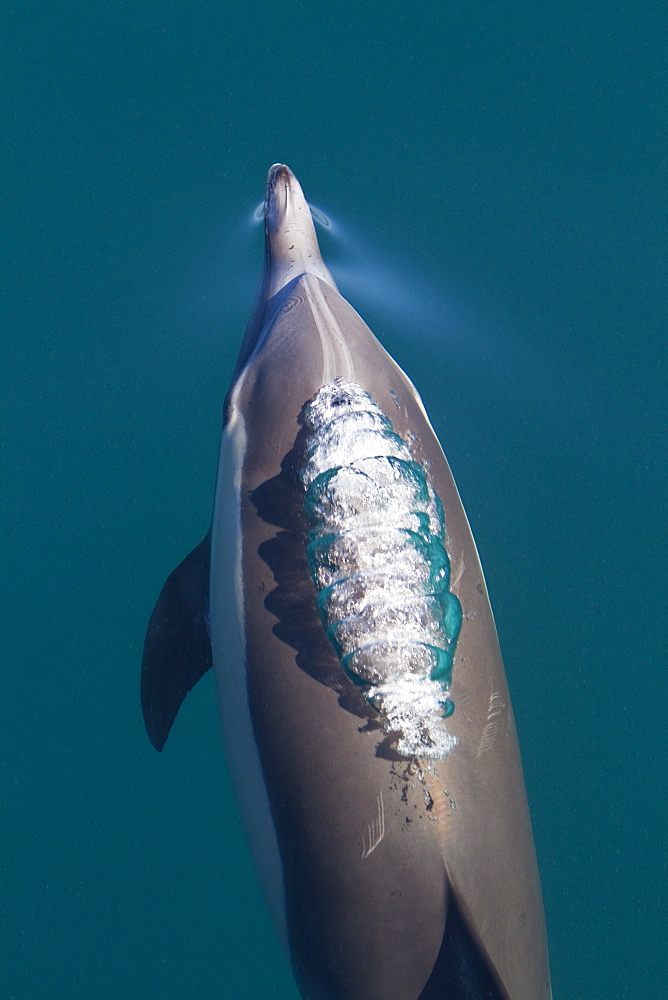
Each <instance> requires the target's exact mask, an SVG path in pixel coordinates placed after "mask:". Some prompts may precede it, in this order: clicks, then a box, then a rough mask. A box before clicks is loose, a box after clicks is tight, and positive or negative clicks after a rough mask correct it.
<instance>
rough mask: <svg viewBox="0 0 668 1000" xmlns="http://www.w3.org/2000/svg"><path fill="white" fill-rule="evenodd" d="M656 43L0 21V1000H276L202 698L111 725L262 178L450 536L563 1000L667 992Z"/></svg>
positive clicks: (211, 383)
mask: <svg viewBox="0 0 668 1000" xmlns="http://www.w3.org/2000/svg"><path fill="white" fill-rule="evenodd" d="M661 14H662V8H661V7H659V5H658V4H657V5H654V4H653V3H648V4H643V5H641V6H638V7H633V6H630V5H626V4H622V3H620V2H616V0H613V2H611V3H608V4H605V5H593V4H592V5H585V7H583V6H582V4H574V3H565V4H554V5H547V4H544V5H528V4H527V5H524V4H520V3H515V2H512V0H511V2H509V3H506V4H489V3H485V2H483V3H480V4H475V5H465V4H460V3H453V4H434V3H424V2H418V3H416V4H413V5H406V4H399V3H396V2H389V3H388V2H385V3H383V4H377V3H370V4H366V5H362V6H359V5H353V4H341V5H338V6H327V7H322V8H315V7H313V6H312V5H304V4H289V5H286V4H283V5H270V4H268V3H264V2H260V3H258V4H255V5H251V6H248V7H245V8H244V7H242V6H238V7H235V8H234V9H231V8H230V9H228V8H227V7H226V6H224V5H222V4H218V3H212V2H207V0H202V2H195V3H188V4H186V3H184V2H183V0H172V2H169V0H167V2H164V0H163V2H161V3H156V2H153V0H149V2H145V3H142V4H141V5H139V4H124V3H120V2H118V0H109V2H106V3H99V2H96V0H93V2H91V3H89V4H85V5H84V4H67V3H57V2H53V0H46V2H44V3H42V4H40V5H33V4H24V3H17V2H14V0H9V2H8V3H6V4H5V5H4V16H3V29H2V41H3V49H4V51H3V57H2V65H3V67H4V105H3V125H2V132H3V139H4V144H3V145H4V153H5V170H4V176H5V191H6V192H7V193H8V195H9V197H7V198H6V199H5V203H4V206H3V241H2V244H3V252H2V268H3V277H2V340H3V345H2V357H3V360H4V364H3V397H4V400H3V401H4V446H3V453H2V459H3V477H2V478H3V493H4V499H3V546H2V555H3V558H2V567H3V609H4V616H3V620H4V628H3V647H2V668H3V699H2V705H3V707H2V764H3V790H2V821H1V828H0V835H1V837H2V847H1V856H2V859H3V860H2V867H3V874H2V889H1V893H2V898H1V901H0V903H1V906H0V912H1V914H2V927H1V929H0V941H1V942H2V945H1V948H2V956H1V957H0V997H2V998H12V1000H37V998H39V1000H43V998H49V1000H60V998H68V1000H69V998H72V997H96V998H98V997H99V998H103V1000H104V998H116V997H118V996H123V997H126V998H128V1000H135V998H136V1000H139V998H141V1000H183V998H184V997H189V998H191V997H194V998H198V1000H209V998H211V1000H213V998H220V997H239V998H248V1000H261V998H266V997H271V998H275V1000H279V998H280V1000H297V995H296V991H295V989H294V986H293V985H292V982H291V979H290V977H289V974H288V971H287V969H286V967H285V965H284V963H283V959H282V957H281V955H280V952H279V949H278V946H277V944H276V942H275V940H274V937H273V932H272V930H271V928H270V926H269V922H268V918H267V915H266V911H265V907H264V903H263V901H262V899H261V896H260V893H259V890H258V888H257V886H256V884H255V880H254V875H253V872H252V868H251V865H250V861H249V857H248V853H247V850H246V847H245V843H244V839H243V834H242V832H241V829H240V826H239V823H238V820H237V817H236V812H235V808H234V804H233V801H232V796H231V791H230V786H229V783H228V778H227V774H226V771H225V764H224V760H223V755H222V751H221V747H220V740H219V736H218V729H217V719H216V711H215V706H214V697H213V685H212V682H211V679H210V678H206V679H205V680H204V681H203V682H202V684H201V685H200V686H199V689H197V690H195V691H194V692H193V693H192V694H191V695H190V696H189V698H188V700H187V703H186V705H185V707H184V710H183V711H182V713H181V714H180V716H179V719H178V721H177V723H176V726H175V728H174V731H173V733H172V735H171V737H170V740H169V742H168V744H167V746H166V748H165V750H164V752H163V753H162V754H161V755H159V754H157V753H156V752H155V751H154V750H153V749H152V747H151V746H150V744H149V743H148V740H147V738H146V735H145V732H144V729H143V724H142V720H141V715H140V710H139V699H138V681H139V662H140V655H141V645H142V641H143V634H144V629H145V626H146V622H147V620H148V616H149V614H150V611H151V609H152V606H153V602H154V600H155V598H156V596H157V593H158V591H159V588H160V586H161V584H162V582H163V579H164V577H165V576H166V575H167V573H168V572H169V571H170V570H171V569H172V568H173V566H174V565H175V564H176V563H177V561H179V560H180V559H181V558H182V557H183V556H184V555H185V554H186V553H187V552H188V551H189V550H190V549H191V548H192V547H193V546H194V545H195V543H197V542H198V541H199V539H200V538H201V536H202V535H203V534H204V532H205V530H206V527H207V524H208V518H209V512H210V504H211V497H212V493H213V484H214V476H215V467H216V459H217V448H218V440H219V433H220V420H221V410H222V402H223V397H224V394H225V392H226V389H227V384H228V381H229V377H230V374H231V369H232V365H233V363H234V358H235V355H236V351H237V348H238V345H239V341H240V338H241V334H242V332H243V329H244V325H245V322H246V319H247V317H248V315H249V313H250V309H251V305H252V298H253V294H254V287H255V283H256V280H257V277H258V274H259V268H260V261H261V254H262V249H261V234H260V232H259V230H258V229H257V228H253V227H252V226H251V224H250V219H251V217H252V214H253V211H254V209H255V207H256V205H257V204H258V203H259V201H260V200H261V197H262V192H263V184H264V176H265V171H266V169H267V167H268V166H269V165H270V164H271V163H273V162H275V161H277V160H280V161H284V162H287V163H288V164H289V165H290V166H291V167H292V168H293V169H294V170H295V172H296V173H297V176H298V177H299V178H300V180H301V182H302V184H303V186H304V188H305V191H306V193H307V196H308V197H309V198H310V199H312V200H313V202H314V203H315V204H316V205H318V207H320V208H321V209H322V210H323V211H325V212H326V213H327V214H328V215H329V216H331V218H332V219H333V221H334V222H335V226H333V227H332V232H331V235H330V236H329V237H328V238H327V241H326V250H327V251H328V253H329V254H330V255H331V258H332V259H335V260H336V262H337V264H338V267H339V270H338V271H337V276H338V275H341V278H340V283H341V286H342V289H343V291H344V293H346V294H347V295H348V297H349V298H350V299H351V301H352V302H353V304H354V305H355V306H356V307H357V308H358V309H359V311H361V312H362V313H363V315H364V317H365V319H367V321H368V322H369V324H370V325H371V327H372V329H374V331H375V332H376V333H377V334H378V335H379V336H380V337H381V339H382V340H383V342H384V343H385V345H386V346H387V348H388V349H389V350H390V352H391V353H392V354H393V355H394V356H395V357H396V358H397V360H398V361H399V363H400V364H401V365H402V366H403V367H404V368H405V369H406V370H407V371H408V373H409V374H410V376H411V377H412V378H413V380H414V381H415V383H416V384H417V385H418V387H419V389H420V391H421V393H422V395H423V398H424V400H425V403H426V406H427V409H428V411H429V413H430V415H431V418H432V421H433V423H434V425H435V427H436V430H437V433H438V435H439V437H440V439H441V441H442V443H443V445H444V448H445V451H446V454H447V455H448V457H449V459H450V463H451V465H452V468H453V471H454V473H455V478H456V479H457V481H458V484H459V488H460V491H461V494H462V497H463V500H464V504H465V506H466V508H467V511H468V515H469V518H470V520H471V523H472V526H473V530H474V534H475V536H476V540H477V542H478V546H479V549H480V552H481V556H482V561H483V565H484V567H485V570H486V574H487V580H488V584H489V589H490V592H491V597H492V603H493V606H494V610H495V614H496V619H497V624H498V627H499V633H500V638H501V646H502V649H503V652H504V657H505V662H506V670H507V674H508V679H509V684H510V687H511V691H512V695H513V702H514V708H515V714H516V717H517V722H518V728H519V734H520V742H521V747H522V752H523V759H524V767H525V773H526V781H527V788H528V793H529V800H530V803H531V808H532V815H533V822H534V831H535V837H536V845H537V850H538V856H539V862H540V867H541V872H542V880H543V891H544V896H545V905H546V913H547V922H548V933H549V940H550V950H551V960H552V974H553V985H554V996H555V1000H556V998H559V1000H592V998H594V1000H599V998H600V1000H604V998H615V1000H616V998H625V1000H636V998H637V1000H646V998H648V997H653V998H654V997H656V998H658V997H661V996H665V995H666V981H667V976H668V970H667V969H666V960H665V931H666V927H665V897H666V879H665V876H666V872H665V808H664V807H665V803H664V798H663V797H664V795H665V782H666V769H667V768H666V755H665V747H666V740H665V724H664V713H665V704H666V630H665V566H666V555H667V553H666V545H665V537H666V535H665V486H666V482H665V439H666V424H665V381H664V380H665V370H666V351H665V327H666V323H665V321H666V310H665V298H664V296H663V288H664V287H665V286H666V273H665V272H666V267H665V265H666V256H665V244H664V243H662V237H663V234H664V232H665V222H666V200H665V179H664V175H663V169H662V168H663V164H662V157H663V155H664V150H665V145H664V144H663V141H662V138H661V133H662V129H663V126H664V120H665V106H664V100H663V95H664V93H665V67H664V63H665V58H664V53H663V51H662V50H663V46H662V45H661V40H662V37H663V34H664V31H665V24H664V23H663V21H662V16H661ZM662 29H663V30H662ZM367 276H368V277H369V279H370V280H369V281H368V282H367V283H365V282H364V281H363V280H362V279H363V278H366V277H367ZM371 279H373V280H371Z"/></svg>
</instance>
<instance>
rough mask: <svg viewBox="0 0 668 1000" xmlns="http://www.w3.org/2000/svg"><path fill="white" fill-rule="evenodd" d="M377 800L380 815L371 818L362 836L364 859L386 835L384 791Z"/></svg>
mask: <svg viewBox="0 0 668 1000" xmlns="http://www.w3.org/2000/svg"><path fill="white" fill-rule="evenodd" d="M376 801H377V803H378V816H377V817H376V819H372V820H371V822H370V823H369V828H368V830H367V832H366V833H365V834H364V835H363V837H362V861H364V860H365V859H366V858H368V857H369V855H370V854H373V852H374V851H375V850H376V848H377V847H378V845H379V844H380V842H381V840H382V839H383V837H384V836H385V806H384V805H383V793H382V792H381V793H380V794H379V795H378V796H377V798H376ZM367 838H368V843H367Z"/></svg>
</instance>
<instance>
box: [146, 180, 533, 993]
mask: <svg viewBox="0 0 668 1000" xmlns="http://www.w3.org/2000/svg"><path fill="white" fill-rule="evenodd" d="M264 216H265V231H266V257H265V266H264V271H263V274H262V278H261V281H260V286H259V289H258V293H257V297H256V300H255V306H254V308H253V313H252V315H251V319H250V322H249V324H248V327H247V329H246V333H245V336H244V338H243V341H242V344H241V349H240V352H239V358H238V360H237V365H236V369H235V372H234V377H233V380H232V385H231V387H230V389H229V392H228V395H227V399H226V403H225V424H224V428H223V435H222V442H221V449H220V461H219V467H218V477H217V483H216V492H215V500H214V509H213V518H212V523H211V528H210V531H209V532H208V534H207V535H206V537H205V539H204V541H203V542H202V543H201V544H200V545H199V546H198V547H197V548H196V549H195V550H194V551H193V552H192V553H191V554H190V555H189V556H188V557H187V558H186V559H185V560H184V561H183V562H182V563H181V565H180V566H179V567H178V568H177V569H176V570H175V571H174V572H173V573H172V574H171V576H170V577H169V578H168V580H167V582H166V583H165V586H164V587H163V590H162V592H161V594H160V597H159V598H158V602H157V604H156V607H155V609H154V611H153V615H152V616H151V620H150V623H149V626H148V631H147V634H146V641H145V645H144V658H143V664H142V684H141V696H142V709H143V713H144V719H145V722H146V728H147V731H148V734H149V737H150V739H151V742H152V743H153V744H154V746H156V747H157V748H158V749H159V750H161V749H162V747H163V746H164V743H165V740H166V739H167V736H168V733H169V730H170V728H171V725H172V723H173V721H174V719H175V717H176V714H177V712H178V709H179V706H180V704H181V702H182V701H183V699H184V698H185V696H186V694H187V693H188V691H189V690H190V689H191V688H192V687H193V686H194V684H195V683H196V682H197V680H198V679H199V678H200V677H201V676H202V675H203V674H204V673H205V672H206V671H207V670H208V669H209V667H211V666H213V668H214V672H215V677H216V690H217V698H218V705H219V710H220V717H221V723H222V729H223V736H224V741H225V747H226V753H227V756H228V760H229V765H230V771H231V773H232V777H233V781H234V786H235V792H236V796H237V800H238V804H239V809H240V812H241V816H242V819H243V822H244V826H245V829H246V833H247V836H248V839H249V842H250V846H251V850H252V853H253V858H254V861H255V866H256V869H257V872H258V876H259V879H260V882H261V884H262V888H263V890H264V893H265V896H266V898H267V903H268V905H269V908H270V911H271V914H272V918H273V920H274V923H275V926H276V929H277V932H278V933H279V935H280V937H281V939H282V941H283V944H284V947H285V950H286V953H287V955H288V958H289V960H290V963H291V967H292V970H293V973H294V976H295V980H296V982H297V985H298V988H299V990H300V993H301V995H302V996H303V997H304V1000H482V998H485V1000H549V998H550V997H551V991H550V980H549V969H548V958H547V943H546V936H545V923H544V917H543V904H542V899H541V891H540V883H539V879H538V871H537V866H536V858H535V852H534V846H533V838H532V834H531V825H530V820H529V812H528V807H527V801H526V794H525V790H524V780H523V776H522V767H521V762H520V757H519V750H518V745H517V736H516V733H515V724H514V720H513V714H512V709H511V705H510V697H509V694H508V688H507V685H506V678H505V674H504V670H503V664H502V661H501V655H500V652H499V645H498V640H497V636H496V629H495V626H494V619H493V617H492V612H491V608H490V605H489V599H488V596H487V589H486V587H485V581H484V578H483V574H482V569H481V567H480V562H479V559H478V553H477V551H476V547H475V543H474V541H473V537H472V535H471V531H470V528H469V525H468V521H467V519H466V514H465V513H464V509H463V507H462V504H461V501H460V498H459V494H458V492H457V488H456V486H455V483H454V480H453V478H452V474H451V472H450V469H449V467H448V463H447V461H446V459H445V457H444V455H443V452H442V450H441V447H440V445H439V443H438V441H437V439H436V437H435V435H434V432H433V430H432V427H431V424H430V423H429V419H428V417H427V415H426V413H425V410H424V406H423V404H422V401H421V400H420V397H419V396H418V394H417V391H416V390H415V388H414V386H413V385H412V383H411V382H410V380H409V379H408V377H407V376H406V375H405V374H404V372H402V370H401V369H400V368H399V367H398V365H397V364H396V363H395V362H394V361H393V360H392V358H391V357H390V356H389V355H388V354H387V352H386V351H385V350H384V348H383V347H382V346H381V345H380V343H379V342H378V341H377V340H376V338H375V337H374V335H373V334H372V333H371V331H370V330H369V328H368V327H367V326H366V325H365V323H364V322H363V320H362V319H361V318H360V317H359V316H358V314H357V313H356V312H355V311H354V309H353V308H352V307H351V306H350V305H349V304H348V303H347V302H346V301H345V299H343V298H342V296H341V295H340V293H339V291H338V289H337V287H336V285H335V283H334V281H333V279H332V277H331V275H330V273H329V271H328V269H327V267H326V266H325V264H324V262H323V260H322V257H321V255H320V250H319V247H318V242H317V238H316V234H315V230H314V227H313V222H312V219H311V213H310V210H309V207H308V204H307V203H306V201H305V199H304V196H303V193H302V190H301V187H300V186H299V183H298V181H297V179H296V178H295V176H294V174H293V173H292V172H291V171H290V170H289V168H288V167H286V166H283V165H281V164H277V165H275V166H273V167H272V168H271V169H270V171H269V175H268V179H267V193H266V200H265V212H264ZM221 995H222V993H221Z"/></svg>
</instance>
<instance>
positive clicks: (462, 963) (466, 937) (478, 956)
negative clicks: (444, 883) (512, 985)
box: [419, 893, 508, 1000]
mask: <svg viewBox="0 0 668 1000" xmlns="http://www.w3.org/2000/svg"><path fill="white" fill-rule="evenodd" d="M443 997H447V998H448V1000H508V994H507V993H506V991H505V990H504V988H503V987H502V986H501V985H500V984H499V983H498V981H497V978H496V976H495V974H494V971H493V968H492V965H491V962H490V960H489V958H488V956H487V955H486V954H485V952H484V950H483V948H482V947H481V945H480V942H479V941H478V939H477V937H476V935H475V934H474V933H472V931H471V930H470V929H469V927H468V926H467V924H466V920H465V918H464V915H463V914H462V912H461V910H460V908H459V906H458V905H457V900H456V897H455V894H454V893H451V895H450V898H449V902H448V916H447V919H446V922H445V930H444V932H443V941H442V943H441V948H440V951H439V953H438V958H437V959H436V963H435V965H434V968H433V969H432V972H431V975H430V977H429V980H428V982H427V983H426V985H425V987H424V989H423V990H422V993H421V994H420V997H419V1000H442V998H443Z"/></svg>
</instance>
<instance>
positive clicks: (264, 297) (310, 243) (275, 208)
mask: <svg viewBox="0 0 668 1000" xmlns="http://www.w3.org/2000/svg"><path fill="white" fill-rule="evenodd" d="M264 230H265V255H264V269H263V271H262V277H261V278H260V284H259V285H258V289H257V294H256V296H255V304H254V306H253V312H252V313H251V318H250V320H249V321H248V326H247V327H246V333H245V334H244V338H243V341H242V344H241V349H240V351H239V357H238V358H237V364H236V368H235V370H234V376H233V379H232V382H233V383H234V380H235V379H236V377H237V375H238V374H239V372H240V371H241V369H242V368H243V366H244V365H245V363H246V362H247V361H248V359H249V357H250V356H251V354H252V353H253V351H254V350H255V348H256V346H257V344H258V342H259V340H260V338H261V336H262V332H263V330H264V329H265V327H266V325H267V323H269V322H271V319H272V317H273V316H274V314H275V312H276V309H277V307H278V301H279V298H280V293H281V292H282V291H283V289H285V288H286V286H287V285H289V284H291V283H292V282H293V281H294V280H295V278H299V277H300V276H301V275H302V274H312V275H314V276H315V277H316V278H320V279H321V280H322V281H324V282H325V283H326V284H328V285H330V286H331V287H332V288H333V289H335V290H337V291H338V289H337V288H336V283H335V282H334V279H333V278H332V276H331V274H330V273H329V270H328V269H327V267H326V265H325V262H324V261H323V259H322V255H321V253H320V247H319V246H318V237H317V236H316V233H315V227H314V225H313V216H312V215H311V209H310V208H309V205H308V202H307V201H306V198H305V197H304V192H303V191H302V189H301V185H300V183H299V181H298V180H297V178H296V177H295V175H294V174H293V172H292V171H291V170H290V167H286V166H285V164H284V163H275V164H274V165H273V167H270V168H269V173H268V174H267V190H266V194H265V199H264Z"/></svg>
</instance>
